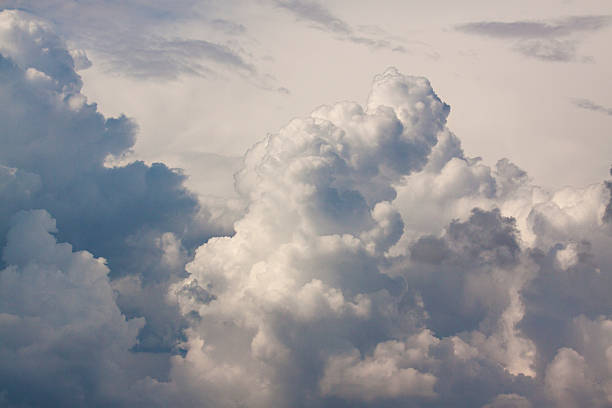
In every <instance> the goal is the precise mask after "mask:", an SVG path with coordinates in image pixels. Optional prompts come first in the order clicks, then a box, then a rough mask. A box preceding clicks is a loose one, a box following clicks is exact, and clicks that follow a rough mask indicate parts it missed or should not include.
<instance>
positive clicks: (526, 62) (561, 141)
mask: <svg viewBox="0 0 612 408" xmlns="http://www.w3.org/2000/svg"><path fill="white" fill-rule="evenodd" d="M13 3H15V2H13ZM52 3H53V2H52V1H50V2H48V3H46V2H43V3H42V4H43V5H41V3H38V2H20V1H17V2H16V5H17V6H20V7H22V8H25V9H27V10H34V11H38V12H39V14H45V16H46V17H47V18H49V17H50V18H51V20H52V21H55V22H56V24H57V25H58V27H59V29H60V30H61V31H62V32H63V34H64V35H65V37H66V38H67V39H68V41H69V43H70V44H71V45H72V46H73V47H75V48H81V49H84V50H85V51H86V53H87V56H88V57H89V59H90V60H91V61H92V62H93V66H92V67H91V68H89V69H86V70H82V71H80V74H81V75H82V77H83V81H84V93H85V94H86V95H87V96H88V97H89V99H90V100H92V101H97V102H98V105H99V107H100V109H101V110H102V112H104V113H106V114H108V115H117V114H120V113H125V114H126V115H127V116H129V117H132V118H134V119H135V120H136V121H137V123H138V124H139V126H140V129H141V130H140V133H139V137H138V141H137V144H136V147H135V151H134V157H133V158H140V159H143V160H145V161H147V162H153V161H157V160H161V161H166V162H168V163H170V164H171V165H172V166H176V167H183V168H185V170H186V172H187V173H188V174H189V175H190V177H191V182H190V184H192V186H194V187H196V188H197V189H198V190H199V192H200V193H204V194H206V193H212V194H217V195H219V194H221V195H224V194H226V193H228V192H231V186H230V185H228V183H231V179H230V181H229V182H227V183H226V182H225V181H224V182H221V181H220V180H219V178H218V177H210V174H211V173H210V172H212V174H213V175H215V174H217V173H219V172H222V173H223V174H224V175H225V176H224V177H223V179H224V180H227V178H228V177H227V172H228V171H229V172H230V173H231V171H233V169H234V168H236V163H235V161H232V162H230V164H228V165H226V166H222V165H219V163H221V160H220V158H218V157H216V158H211V157H209V156H201V154H205V153H206V154H215V155H222V156H233V157H238V156H242V154H243V153H244V152H245V151H246V149H248V148H249V147H250V146H251V145H252V144H253V143H254V142H256V141H257V140H259V139H261V138H262V137H263V136H265V135H266V134H267V133H271V132H275V131H277V130H278V129H279V128H280V127H281V126H283V125H284V124H285V123H287V122H288V121H289V120H290V119H292V118H293V117H296V116H302V115H305V114H308V113H309V112H310V111H311V110H312V109H314V108H315V107H316V106H318V105H320V104H323V103H333V102H336V101H338V100H345V99H348V100H354V101H357V102H361V103H363V102H364V101H365V99H366V98H367V92H368V89H369V86H370V83H371V81H372V78H373V77H374V75H376V74H377V73H380V72H382V71H383V70H384V69H385V68H386V67H388V66H395V67H397V68H398V69H399V70H400V71H401V72H403V73H406V74H410V75H422V76H425V77H427V78H428V79H429V80H430V81H431V83H432V85H433V87H434V89H435V90H436V92H437V93H438V95H439V96H440V97H441V98H442V100H444V101H445V102H446V103H448V104H449V105H451V115H450V117H449V127H450V128H451V129H452V130H453V131H454V132H455V133H456V134H457V135H458V136H459V137H460V138H461V140H462V141H463V146H464V149H465V150H466V153H467V154H468V155H471V156H481V157H482V158H483V159H484V161H485V163H488V164H493V163H495V161H497V160H498V159H500V158H503V157H507V158H509V159H510V160H512V161H513V162H515V163H516V164H518V165H519V166H520V167H522V168H523V169H525V170H526V171H527V172H528V173H529V174H530V176H531V177H533V179H534V181H535V182H536V183H540V184H542V185H544V186H548V187H560V186H563V185H583V184H586V183H593V182H598V181H601V180H602V179H603V178H605V177H606V175H607V171H608V167H609V165H610V162H611V159H610V158H611V157H612V145H611V144H610V143H609V140H610V136H611V134H612V115H610V111H609V109H610V107H612V99H611V96H610V95H612V92H611V91H612V81H611V80H610V72H612V54H611V53H610V52H609V42H610V39H612V24H610V22H609V21H606V20H605V19H606V18H607V17H606V16H609V15H612V3H611V2H610V1H606V0H600V1H594V0H590V1H568V0H546V1H538V2H537V3H534V2H532V1H514V2H497V1H496V2H491V1H474V0H471V1H462V2H454V1H429V2H414V1H380V2H368V1H350V2H349V1H329V2H326V3H325V4H324V5H322V4H321V5H319V6H318V7H319V9H317V10H308V9H307V8H304V7H302V8H301V9H300V5H302V6H303V5H304V4H306V3H300V2H292V3H291V2H289V3H287V2H285V3H284V6H283V3H282V2H273V1H263V0H262V1H250V2H246V1H233V2H227V3H225V2H224V3H222V2H195V1H181V2H176V4H175V5H174V6H173V7H172V10H170V11H171V12H170V11H169V10H168V7H166V8H164V7H163V2H150V3H147V2H132V3H130V4H132V5H130V6H126V5H120V2H117V3H115V2H109V4H106V5H105V7H96V3H95V2H84V3H83V4H79V5H77V4H76V3H74V4H73V5H72V6H66V5H65V4H66V3H68V4H70V3H69V2H63V3H62V6H61V7H59V6H58V7H55V8H53V4H52ZM44 4H48V8H45V6H44ZM13 5H15V4H13ZM58 5H59V3H58ZM149 7H150V10H149V11H150V13H148V14H147V13H146V12H145V13H143V9H145V11H146V10H147V8H149ZM102 9H104V10H102ZM160 10H162V11H163V12H160ZM300 13H301V14H300ZM118 16H122V17H118ZM135 16H137V17H135ZM584 16H597V17H598V18H602V19H603V20H604V21H603V22H601V24H599V25H597V26H595V27H590V28H588V27H587V28H586V29H572V28H571V27H570V28H569V29H565V30H563V29H562V30H558V32H557V33H556V34H555V33H553V34H550V33H549V34H550V35H547V34H545V33H544V34H542V33H540V34H541V35H540V36H538V35H539V34H538V33H535V34H533V37H532V38H531V37H529V36H525V34H524V33H522V34H521V33H517V35H505V36H504V35H501V36H499V35H498V36H496V35H494V33H491V32H488V33H487V32H486V31H480V32H478V31H469V30H462V29H461V27H460V26H461V25H462V24H470V23H480V22H496V23H515V22H529V23H536V24H539V25H540V26H542V25H548V26H549V27H550V26H555V25H556V26H564V25H565V26H568V27H569V26H571V25H572V23H571V21H570V20H571V18H573V17H579V18H581V17H584ZM123 18H125V19H126V21H127V22H129V24H122V22H123ZM326 18H327V19H328V20H329V19H331V20H329V21H327V23H329V22H330V21H331V23H329V24H327V26H326V20H325V19H326ZM317 19H318V21H317ZM334 22H335V23H340V24H339V25H338V24H336V25H334V24H335V23H334ZM574 28H575V27H574ZM347 29H348V30H350V33H348V34H347V32H346V30H347ZM334 30H335V31H334ZM351 36H353V37H362V38H369V39H376V40H383V41H386V42H388V43H389V44H388V46H386V45H385V44H382V45H381V46H378V47H377V46H373V45H369V44H363V43H358V42H355V41H352V40H351V38H350V37H351ZM151 38H153V39H166V40H204V41H208V42H212V43H215V44H220V45H222V46H226V47H227V49H229V50H232V52H234V53H235V55H237V56H239V57H240V58H242V59H243V61H244V62H246V64H248V66H249V68H247V69H242V68H241V67H238V68H236V67H234V66H232V65H231V64H223V63H221V64H217V66H216V67H215V68H214V69H213V70H212V71H213V72H196V73H195V74H194V73H186V72H181V70H180V69H179V68H177V67H172V66H170V67H166V66H164V64H163V62H160V61H156V58H157V57H155V58H152V59H150V60H147V57H146V56H145V57H142V56H140V55H138V54H137V53H135V52H134V49H138V50H140V51H143V49H144V48H146V46H147V45H146V44H148V45H149V46H151V40H150V39H151ZM139 41H144V42H141V43H139ZM147 41H148V42H147ZM521 41H522V43H521ZM529 41H531V42H532V44H533V43H534V42H535V43H538V44H541V43H542V41H544V42H545V41H553V42H556V44H560V45H559V47H561V48H563V50H562V54H563V55H561V56H559V57H558V58H556V57H554V56H553V57H551V58H537V57H534V56H533V55H526V54H528V51H527V52H523V53H521V52H520V50H521V49H523V50H524V49H525V47H528V45H527V46H525V45H521V44H528V42H529ZM113 42H118V43H119V44H122V45H123V46H124V50H123V51H122V50H117V47H116V46H115V47H113V46H112V43H113ZM546 44H547V43H544V46H545V47H546V46H547V45H546ZM398 46H401V47H403V50H401V51H398V50H395V51H394V50H392V49H393V48H395V47H398ZM521 47H523V48H521ZM122 52H123V54H122ZM186 54H187V57H186V58H185V60H187V61H189V63H193V64H198V63H203V64H204V65H208V66H209V67H210V66H214V65H215V63H214V62H213V61H211V60H210V58H208V59H207V56H206V55H203V56H198V55H197V54H196V53H193V52H190V51H188V50H187V51H186ZM169 55H170V54H169ZM192 56H193V57H192ZM141 57H142V61H144V62H143V66H144V67H146V68H147V69H143V66H140V67H135V63H131V62H130V61H129V59H130V58H141ZM172 58H174V59H175V60H176V59H177V58H176V57H171V59H172ZM213 59H214V58H213ZM126 60H127V62H126ZM142 61H141V62H142ZM156 67H157V68H156ZM250 69H252V71H251V72H249V70H250ZM278 88H284V89H287V90H288V93H287V92H283V91H277V89H278ZM585 100H586V101H588V102H590V104H591V105H585V104H584V103H583V104H582V105H581V104H579V103H577V101H585ZM581 106H582V107H581ZM584 106H591V107H599V108H600V109H585V108H584ZM208 162H211V163H208ZM213 162H214V163H213ZM211 164H215V166H214V167H215V168H216V170H214V171H213V170H211V169H210V167H211V166H210V165H211ZM222 169H229V170H227V171H226V170H222ZM215 172H216V173H215ZM219 174H220V173H219ZM204 190H208V191H204Z"/></svg>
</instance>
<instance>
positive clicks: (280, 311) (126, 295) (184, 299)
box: [0, 1, 612, 408]
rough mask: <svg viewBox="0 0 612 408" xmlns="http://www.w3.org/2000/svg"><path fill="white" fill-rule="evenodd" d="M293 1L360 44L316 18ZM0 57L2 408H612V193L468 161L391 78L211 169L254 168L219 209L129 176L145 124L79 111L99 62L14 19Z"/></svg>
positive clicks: (157, 180) (442, 125)
mask: <svg viewBox="0 0 612 408" xmlns="http://www.w3.org/2000/svg"><path fill="white" fill-rule="evenodd" d="M130 4H131V3H130ZM137 6H138V7H144V6H143V5H142V4H140V3H134V7H137ZM126 7H127V6H126ZM138 7H137V8H138ZM152 7H153V6H152ZM275 7H276V8H279V7H280V8H283V9H286V10H288V11H290V12H291V13H293V14H295V17H296V18H298V19H300V20H308V21H310V22H311V23H312V24H315V25H318V28H319V29H323V30H326V31H327V32H334V33H336V34H340V35H341V36H345V37H346V36H349V35H352V34H353V33H354V32H355V31H354V30H355V29H354V28H352V26H351V25H349V24H348V23H346V22H344V21H343V20H342V19H340V18H339V17H337V16H335V15H334V14H333V13H331V11H329V10H327V9H325V8H323V6H321V5H319V4H318V3H307V2H301V1H300V2H297V1H296V2H282V3H278V4H276V6H275ZM151 10H155V7H154V8H153V9H151ZM597 21H599V20H597ZM597 21H595V22H593V21H591V20H588V21H586V20H585V21H583V20H572V19H568V20H563V21H562V22H560V23H558V24H557V25H550V24H544V25H536V26H533V25H527V26H525V25H520V26H519V27H515V26H511V27H506V26H503V27H502V28H499V27H497V26H495V27H496V28H495V30H497V31H496V32H498V34H497V36H498V37H499V36H501V37H507V36H510V37H512V38H515V37H516V36H517V34H516V31H517V30H519V31H521V32H524V31H527V32H528V35H529V36H533V35H536V34H537V35H539V36H553V37H554V36H560V35H566V34H568V33H573V32H574V31H576V30H591V31H593V30H595V28H597V27H599V26H597V24H600V25H601V24H603V23H601V22H599V23H598V22H597ZM211 24H212V25H214V26H216V27H217V29H219V30H222V31H224V32H225V33H226V35H238V36H239V35H242V34H244V33H245V31H246V30H248V29H247V28H245V27H244V26H242V25H240V23H236V22H232V21H230V20H223V19H214V20H211ZM517 24H518V23H517ZM595 26H597V27H595ZM478 27H480V26H478ZM487 27H489V26H487ZM593 27H595V28H593ZM487 30H488V28H487ZM500 33H501V34H500ZM568 35H569V34H568ZM347 38H348V37H347ZM347 38H344V39H343V41H352V40H347ZM209 44H210V45H211V46H213V45H212V43H206V44H204V43H197V44H191V43H189V44H187V43H185V44H183V45H185V46H186V47H187V48H189V47H191V46H196V48H197V49H200V48H201V46H205V48H206V47H207V46H208V45H209ZM213 48H214V46H213ZM156 49H157V48H155V45H154V46H153V48H151V50H153V51H151V52H152V55H156V54H157V52H156V51H155V50H156ZM215 50H216V51H223V50H219V49H216V48H215ZM192 51H193V54H194V55H196V56H197V51H196V50H195V49H194V50H192ZM216 51H215V52H216ZM173 52H174V51H173ZM0 54H1V55H0V77H1V78H2V81H0V101H1V102H3V103H0V122H1V123H2V124H3V126H2V127H1V128H0V145H1V146H2V149H1V150H0V234H1V235H0V243H1V246H2V258H1V261H0V339H2V340H1V341H0V403H1V404H0V405H6V406H83V407H91V406H94V407H95V406H119V407H140V406H143V407H144V406H147V407H150V406H159V407H167V406H173V407H215V408H216V407H252V408H258V407H296V406H297V407H398V406H402V407H404V406H406V407H498V408H499V407H582V406H593V407H606V406H610V405H611V404H612V351H611V350H612V315H611V314H610V310H612V300H611V298H610V296H609V293H610V289H612V255H611V254H610V251H609V248H610V245H611V244H612V227H611V224H610V222H611V218H612V215H611V214H612V210H611V208H612V200H611V193H610V192H611V191H612V187H611V186H612V182H606V181H604V180H603V176H604V175H602V181H601V182H599V183H595V184H591V185H587V186H582V187H565V188H561V189H557V190H554V189H548V188H545V187H541V186H538V185H536V184H535V183H534V182H533V181H532V179H531V178H530V176H529V174H528V173H527V172H526V171H524V170H523V169H521V168H519V167H518V166H517V165H516V164H514V163H513V162H512V161H510V160H508V159H501V160H499V161H497V163H496V164H495V165H494V166H489V165H487V164H485V163H484V162H483V160H481V159H480V158H473V157H470V156H469V155H467V154H466V153H464V151H463V148H462V145H461V141H460V139H459V138H458V137H457V136H456V135H455V134H454V133H453V132H452V130H451V129H449V127H448V125H447V119H448V117H449V115H450V112H451V108H450V106H449V105H448V104H447V103H445V102H444V96H443V95H438V94H437V93H436V91H435V90H434V87H433V86H432V84H431V83H430V81H429V80H428V79H426V78H425V77H422V76H412V75H407V74H404V73H402V72H400V71H399V70H398V69H396V68H387V69H386V70H384V71H383V72H382V73H380V74H378V75H376V76H375V77H374V79H373V81H372V84H371V89H370V92H369V94H368V96H367V98H366V99H365V100H366V102H365V103H364V104H359V103H356V102H346V101H345V102H338V103H333V104H329V105H320V106H319V107H317V108H316V109H314V110H313V111H311V113H310V114H306V115H302V116H300V117H297V118H294V119H293V120H290V121H289V122H288V123H286V125H284V126H283V127H282V128H280V129H279V130H278V131H276V132H274V133H271V134H269V135H267V136H265V137H263V138H262V139H261V140H260V141H259V142H257V143H256V144H254V145H253V146H252V147H251V148H250V149H249V150H248V151H247V152H246V153H245V154H244V156H243V158H242V160H241V161H240V162H237V163H233V162H232V163H230V164H228V163H226V162H224V161H223V160H221V159H219V158H218V157H217V158H216V160H218V164H215V163H217V162H213V164H210V165H209V168H210V169H211V171H210V173H208V174H206V175H207V176H209V177H216V175H217V174H221V172H227V171H229V170H228V168H229V169H230V170H233V169H235V168H238V170H237V171H236V172H235V174H234V177H233V189H234V193H233V194H232V195H231V199H230V198H229V197H226V198H223V197H217V201H215V200H212V199H211V198H210V197H208V198H206V199H204V198H202V197H201V196H200V197H198V196H197V195H196V194H194V193H193V192H191V191H189V190H188V189H187V188H186V187H185V186H184V182H185V180H186V178H187V175H185V174H184V173H183V172H182V171H181V170H178V169H172V168H169V167H168V166H166V165H165V164H163V163H153V164H146V163H144V162H142V161H130V159H129V156H127V154H128V153H129V152H130V149H133V146H134V143H135V140H136V136H137V132H138V127H137V125H136V124H135V122H134V121H133V120H131V119H129V118H127V117H125V116H118V117H108V116H106V115H104V114H103V113H102V112H100V110H99V109H98V107H97V105H95V104H94V103H92V102H90V101H88V99H87V98H86V96H85V95H83V93H82V79H81V77H80V76H79V74H78V73H77V71H76V70H77V68H78V67H85V66H87V65H88V64H91V61H89V59H88V58H87V55H86V53H85V52H84V51H82V50H72V49H70V47H69V45H67V44H66V42H65V40H64V39H63V38H62V37H61V36H60V35H59V34H58V33H57V32H56V29H55V28H54V27H53V24H51V23H49V22H48V21H46V20H45V19H42V18H40V17H36V16H34V15H32V14H30V13H27V12H24V11H16V10H4V11H2V12H0ZM161 54H162V55H165V54H164V53H163V52H161ZM170 59H172V60H173V59H174V57H171V58H170ZM173 69H174V68H173ZM179 71H180V70H179ZM575 104H576V106H577V107H580V108H583V109H586V110H590V111H593V112H594V113H600V114H601V113H607V112H606V109H607V108H605V107H604V106H602V105H598V104H595V103H594V102H590V101H588V100H579V101H576V102H575ZM594 116H598V117H599V116H607V115H594ZM198 157H203V156H198ZM211 157H212V156H211ZM112 163H119V164H117V165H114V166H113V165H111V164H112ZM224 166H225V167H224ZM221 167H223V169H220V168H221ZM215 169H217V170H218V171H219V173H215V171H213V170H215Z"/></svg>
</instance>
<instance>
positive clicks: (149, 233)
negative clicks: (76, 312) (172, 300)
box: [0, 10, 230, 403]
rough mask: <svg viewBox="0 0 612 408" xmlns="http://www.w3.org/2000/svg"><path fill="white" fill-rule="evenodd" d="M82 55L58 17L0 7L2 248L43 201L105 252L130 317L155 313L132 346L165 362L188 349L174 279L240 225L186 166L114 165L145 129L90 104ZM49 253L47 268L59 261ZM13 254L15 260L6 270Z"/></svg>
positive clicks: (78, 237) (64, 236)
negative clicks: (212, 204) (211, 209)
mask: <svg viewBox="0 0 612 408" xmlns="http://www.w3.org/2000/svg"><path fill="white" fill-rule="evenodd" d="M74 55H75V54H74V53H71V52H70V51H69V50H68V49H67V47H66V45H65V43H64V42H63V40H62V39H61V38H60V37H59V36H57V35H56V34H55V32H54V31H53V28H52V26H51V25H50V24H49V23H47V22H45V21H42V20H40V19H38V18H36V17H34V16H32V15H30V14H28V13H25V12H22V11H14V10H5V11H3V12H1V13H0V76H1V77H2V81H1V84H0V101H1V104H2V109H0V121H1V122H2V124H3V125H2V128H1V129H0V144H1V145H2V149H0V203H1V204H0V245H1V246H2V247H3V246H4V245H5V244H7V242H9V241H10V237H9V238H8V239H7V238H6V236H7V235H6V234H7V232H8V231H9V229H10V225H11V224H10V221H9V220H10V219H11V217H12V216H13V215H14V214H15V213H16V212H18V211H19V210H35V209H45V210H46V211H47V212H48V213H50V214H51V215H52V217H53V218H54V219H56V220H57V225H58V238H59V240H60V241H62V242H69V243H71V244H72V245H73V246H74V248H75V250H77V251H82V250H87V251H89V252H91V253H93V254H95V255H96V256H101V257H104V258H105V259H106V260H107V264H108V266H109V267H110V270H111V271H110V272H108V271H107V272H108V274H109V277H110V279H111V282H110V284H109V285H110V286H109V288H110V287H112V289H109V290H110V291H111V292H110V293H112V292H113V291H114V292H115V295H114V296H115V297H113V300H112V301H113V304H115V301H116V302H117V303H118V304H119V307H120V310H121V312H122V313H123V314H124V315H126V316H128V317H129V318H136V317H138V318H142V317H145V318H147V320H146V324H145V323H144V322H145V321H144V320H142V319H141V320H138V321H140V322H142V323H143V324H144V328H142V330H138V329H134V330H132V332H131V333H132V334H134V336H138V341H133V342H132V343H130V344H129V345H128V346H126V353H127V348H129V347H134V348H135V349H137V350H138V351H146V352H157V353H162V354H164V353H165V354H166V356H165V358H166V359H167V358H168V356H167V353H169V352H180V349H179V347H178V344H179V342H180V341H182V339H183V334H182V330H183V329H184V328H185V327H186V321H185V320H184V319H183V318H182V317H181V316H180V314H179V313H178V308H176V307H175V306H171V305H168V304H167V302H166V301H165V300H164V299H165V293H166V291H167V287H168V285H169V284H170V283H172V282H173V281H175V280H177V279H179V278H180V277H181V276H183V275H184V274H185V272H184V265H185V263H186V262H188V260H189V259H190V257H191V256H192V255H193V250H194V248H195V247H196V246H198V245H200V244H201V243H202V242H204V241H205V240H206V239H207V238H208V237H209V236H211V235H213V234H219V233H223V231H226V232H230V231H229V230H225V229H224V228H222V227H216V226H212V225H211V224H210V222H209V220H210V214H209V213H208V211H207V210H206V208H204V207H202V206H200V204H199V203H198V201H197V199H196V198H195V196H194V195H193V194H192V193H190V192H189V191H188V190H186V189H185V188H184V187H183V182H184V180H185V176H184V175H183V174H182V173H181V172H180V171H178V170H172V169H169V168H168V167H166V166H165V165H164V164H162V163H156V164H153V165H151V166H148V165H145V164H144V163H142V162H133V163H130V164H128V165H126V166H122V167H105V166H104V163H105V160H106V159H107V158H108V157H110V156H115V157H119V156H121V155H123V154H124V153H126V152H127V151H128V150H129V149H130V148H131V146H132V145H133V143H134V141H135V135H136V131H137V127H136V125H135V124H134V123H133V122H132V121H131V120H129V119H128V118H126V117H123V116H120V117H117V118H105V117H104V116H103V115H102V114H100V113H99V112H98V111H97V107H96V105H95V104H91V103H88V101H87V99H86V98H85V96H84V95H82V94H81V92H80V89H81V85H82V83H81V79H80V77H79V76H78V74H77V73H76V72H75V68H76V64H77V62H75V60H74V57H73V56H74ZM78 55H79V54H78V53H77V56H78ZM82 62H83V61H81V63H82ZM31 236H32V237H36V235H31ZM22 244H23V245H26V246H30V247H31V249H30V253H31V254H33V253H34V252H36V251H37V250H38V249H37V248H36V244H37V241H32V242H31V243H28V242H26V241H24V242H22ZM14 245H15V244H13V246H14ZM40 250H41V251H42V250H43V248H40ZM7 251H8V249H7ZM45 259H46V258H45ZM45 259H43V260H41V267H48V268H51V269H53V268H54V266H53V265H47V266H45V265H44V263H42V262H43V261H45ZM23 262H25V260H23ZM12 263H13V260H12V258H11V259H9V258H7V257H5V258H4V259H3V260H2V261H0V267H2V268H5V267H9V265H10V264H12ZM58 268H59V267H58ZM56 269H57V268H56ZM32 279H34V278H32ZM41 279H42V278H41ZM104 279H107V278H106V277H105V278H104ZM128 281H129V282H132V283H133V284H132V285H128V284H127V282H128ZM41 290H42V289H41ZM77 292H78V290H76V289H75V293H77ZM27 296H28V298H29V296H30V295H27ZM31 296H33V297H32V298H31V299H29V301H32V302H35V299H38V297H37V296H38V295H36V294H35V293H33V294H32V295H31ZM115 298H116V299H115ZM115 307H116V306H115ZM135 321H136V320H135ZM28 322H29V323H28V324H34V323H32V322H34V321H28ZM24 324H25V323H24ZM140 326H142V324H140ZM140 326H139V328H140ZM41 330H42V329H41ZM43 337H44V336H43ZM43 340H44V339H43ZM78 343H79V341H78V340H75V343H74V344H67V345H66V347H77V346H78ZM92 348H93V347H92ZM100 361H103V360H100ZM100 364H102V363H100ZM161 367H162V368H160V370H161V371H160V373H161V372H162V371H163V370H165V369H166V368H163V365H162V366H161ZM152 374H153V375H157V374H158V373H157V372H154V373H152ZM7 375H8V374H7ZM41 378H42V377H41ZM11 395H13V394H11ZM7 398H9V399H8V401H9V403H12V401H13V400H12V399H11V398H12V397H10V396H9V397H7ZM88 398H89V397H88Z"/></svg>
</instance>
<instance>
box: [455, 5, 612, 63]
mask: <svg viewBox="0 0 612 408" xmlns="http://www.w3.org/2000/svg"><path fill="white" fill-rule="evenodd" d="M611 24H612V17H611V16H607V15H602V16H572V17H567V18H564V19H559V20H551V21H513V22H500V21H479V22H472V23H466V24H460V25H457V26H456V27H455V28H456V29H457V30H459V31H462V32H464V33H467V34H474V35H480V36H485V37H491V38H497V39H502V40H514V41H515V43H514V45H513V47H514V49H515V50H516V51H518V52H520V53H521V54H523V55H525V56H528V57H532V58H537V59H540V60H545V61H562V62H568V61H576V60H580V59H582V60H583V61H589V60H590V58H589V57H582V58H580V57H579V56H578V54H577V50H576V49H577V46H578V44H579V43H580V39H581V37H580V34H588V33H592V32H596V31H600V30H603V29H605V28H607V27H609V26H610V25H611Z"/></svg>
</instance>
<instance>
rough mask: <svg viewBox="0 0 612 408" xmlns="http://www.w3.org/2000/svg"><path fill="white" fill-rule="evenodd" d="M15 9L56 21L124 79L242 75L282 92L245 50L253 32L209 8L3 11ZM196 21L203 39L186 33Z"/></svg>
mask: <svg viewBox="0 0 612 408" xmlns="http://www.w3.org/2000/svg"><path fill="white" fill-rule="evenodd" d="M11 7H18V8H21V9H23V10H26V11H28V12H30V13H32V14H35V15H38V16H42V17H44V18H45V19H48V20H51V21H52V22H53V23H55V25H56V26H57V27H58V30H60V33H61V34H62V35H64V36H65V37H66V38H68V39H70V41H71V43H72V44H75V45H76V46H77V47H80V48H83V49H85V50H87V51H88V52H90V53H91V54H92V55H94V54H95V55H96V56H98V57H100V59H99V60H98V61H97V62H98V64H99V66H103V67H105V68H106V69H108V70H110V71H113V72H118V73H120V74H122V75H127V76H131V77H137V78H142V79H151V78H157V79H175V78H177V77H179V76H181V75H195V76H201V77H207V78H211V77H212V78H216V77H225V76H227V75H238V76H241V77H244V78H246V79H247V80H249V81H250V82H252V83H253V84H254V85H255V86H257V87H260V88H262V89H268V90H278V89H280V88H282V87H281V86H280V85H279V84H278V83H277V82H276V81H275V80H273V79H272V76H270V75H267V74H266V73H264V72H261V71H260V70H259V69H258V67H257V66H256V62H255V61H256V57H255V56H254V54H255V53H254V52H253V51H252V50H250V49H248V48H249V47H248V46H246V45H245V43H247V42H248V41H246V37H245V36H246V31H247V28H246V27H245V26H244V25H243V24H240V23H237V22H235V21H231V20H229V19H224V18H221V17H219V15H218V10H214V12H213V11H212V9H211V7H210V6H209V5H207V3H203V2H198V1H196V0H176V1H173V2H171V3H170V2H167V1H162V0H158V1H150V2H144V1H141V0H126V1H122V2H116V1H110V0H100V1H96V2H74V1H70V0H48V1H45V2H39V1H35V0H5V1H0V10H1V9H3V8H11ZM196 20H197V21H198V22H199V24H200V27H201V28H202V30H201V31H202V32H201V33H199V34H193V33H190V34H185V33H183V32H182V31H183V30H181V27H183V26H186V25H188V24H189V23H190V22H194V21H196ZM85 66H86V65H85Z"/></svg>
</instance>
